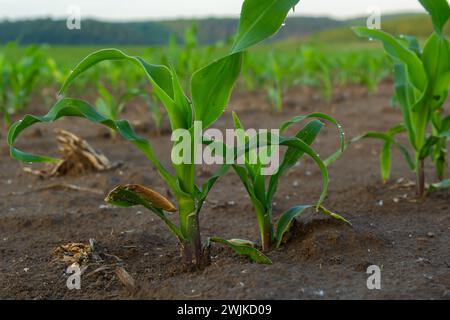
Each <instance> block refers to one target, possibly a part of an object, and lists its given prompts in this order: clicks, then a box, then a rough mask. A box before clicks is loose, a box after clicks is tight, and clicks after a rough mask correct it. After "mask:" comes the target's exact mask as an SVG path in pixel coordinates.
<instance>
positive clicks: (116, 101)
mask: <svg viewBox="0 0 450 320" xmlns="http://www.w3.org/2000/svg"><path fill="white" fill-rule="evenodd" d="M97 87H98V97H97V100H96V102H95V107H96V108H97V111H98V112H100V113H101V114H102V115H104V116H105V117H107V118H108V119H111V120H113V121H117V120H118V119H119V116H120V114H121V113H122V111H123V109H124V108H125V105H126V104H127V103H128V102H129V101H131V100H132V99H134V98H135V97H137V96H139V95H142V92H141V91H140V90H139V89H130V90H127V91H126V92H124V93H122V94H121V95H120V96H118V97H117V98H116V97H115V96H114V95H113V94H112V93H111V92H110V91H109V90H108V89H106V87H105V86H104V85H102V84H98V86H97ZM111 136H112V137H113V138H115V137H116V131H115V130H111Z"/></svg>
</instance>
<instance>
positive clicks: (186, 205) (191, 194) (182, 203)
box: [8, 0, 299, 267]
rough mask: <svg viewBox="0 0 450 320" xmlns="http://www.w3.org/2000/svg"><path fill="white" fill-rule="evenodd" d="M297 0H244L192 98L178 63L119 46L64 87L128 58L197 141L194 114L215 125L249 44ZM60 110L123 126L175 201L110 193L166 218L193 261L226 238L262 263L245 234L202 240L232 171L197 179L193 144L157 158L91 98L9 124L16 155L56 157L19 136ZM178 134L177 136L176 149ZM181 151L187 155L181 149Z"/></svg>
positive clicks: (150, 194)
mask: <svg viewBox="0 0 450 320" xmlns="http://www.w3.org/2000/svg"><path fill="white" fill-rule="evenodd" d="M298 2H299V0H279V1H272V0H245V1H244V3H243V6H242V12H241V19H240V24H239V27H238V30H237V35H236V38H235V42H234V44H233V46H232V48H231V50H230V52H229V53H228V54H227V55H226V56H224V57H223V58H220V59H218V60H216V61H213V62H211V63H210V64H208V65H207V66H206V67H204V68H201V69H199V70H197V71H196V72H195V73H194V74H193V75H192V77H191V82H190V99H189V98H188V96H187V95H186V94H185V93H184V92H183V90H182V86H181V84H180V81H179V78H178V76H177V73H176V72H175V70H174V68H168V67H166V66H162V65H155V64H149V63H147V62H146V61H144V60H143V59H142V58H140V57H136V56H130V55H127V54H125V53H123V52H122V51H119V50H116V49H105V50H100V51H98V52H95V53H93V54H91V55H89V56H88V57H87V58H85V59H84V60H83V61H82V62H81V63H80V64H78V65H77V66H76V67H75V68H74V69H73V71H72V73H71V74H70V76H69V77H68V79H67V80H66V81H65V83H64V84H63V86H62V88H61V94H62V93H64V92H65V91H66V89H67V88H68V87H69V86H70V85H71V84H72V83H73V82H74V81H75V80H76V79H77V78H78V77H79V76H80V75H81V74H82V73H83V72H85V71H86V70H88V69H90V68H91V67H93V66H94V65H97V64H98V63H100V62H102V61H106V60H113V61H125V62H130V63H131V64H134V65H135V66H137V67H138V68H140V69H141V70H142V71H143V72H144V74H145V76H146V77H147V78H148V80H149V81H150V83H151V84H152V87H153V90H154V93H155V95H156V96H157V97H158V99H159V100H160V101H161V102H162V103H163V105H164V106H165V109H166V112H167V115H168V118H169V121H170V124H171V129H172V131H175V130H177V129H183V130H187V131H188V132H190V133H191V134H190V135H189V139H190V143H191V145H192V146H194V147H195V139H196V138H195V135H194V134H193V131H194V121H201V122H202V126H203V128H204V129H206V128H208V127H210V126H211V125H213V124H214V123H215V122H216V120H217V119H218V118H219V117H220V116H221V115H222V113H223V112H224V110H225V108H226V107H227V105H228V102H229V99H230V96H231V93H232V90H233V87H234V84H235V82H236V80H237V78H238V76H239V74H240V71H241V65H242V56H243V52H244V51H245V50H246V49H248V48H250V47H251V46H253V45H255V44H257V43H259V42H261V41H263V40H265V39H266V38H268V37H270V36H272V35H273V34H275V33H276V32H277V31H278V29H279V28H280V27H281V25H282V23H283V21H284V20H285V18H286V16H287V14H288V12H289V11H290V10H291V9H292V8H293V7H294V5H296V4H297V3H298ZM62 117H80V118H84V119H87V120H89V121H91V122H93V123H98V124H102V125H104V126H107V127H109V128H110V129H112V130H115V131H117V132H118V133H119V134H120V135H121V136H122V137H123V138H124V139H125V140H128V141H129V142H131V143H133V144H134V145H135V146H136V147H137V148H138V149H139V150H140V151H141V152H143V153H144V155H145V156H146V157H147V158H148V159H149V161H150V162H151V163H152V164H153V166H154V167H155V168H156V170H157V171H158V173H159V174H160V176H161V177H162V179H163V180H164V181H165V182H166V184H167V186H168V188H169V189H170V191H171V193H172V194H173V195H174V197H175V200H176V205H174V204H172V203H171V202H170V201H169V200H167V199H165V198H164V197H162V196H161V195H159V194H157V193H156V192H154V191H152V190H151V189H148V188H145V187H143V186H137V185H133V184H129V185H124V186H118V187H117V188H115V189H114V190H113V191H112V192H110V193H109V195H108V196H107V198H106V200H107V201H108V202H110V203H112V204H117V205H121V206H125V207H131V206H134V205H143V206H145V207H146V208H147V209H149V210H150V211H151V212H153V213H154V214H156V215H157V216H158V217H160V218H161V219H162V221H164V223H165V224H166V225H167V227H168V228H169V230H170V231H171V232H172V233H173V234H174V235H175V236H176V238H177V239H178V241H179V243H180V246H181V249H182V250H181V251H182V256H183V258H184V262H185V264H186V265H188V266H191V267H192V266H195V267H200V266H202V265H204V264H205V263H207V261H208V258H209V255H208V254H207V252H208V250H207V249H208V245H209V243H210V242H219V243H222V244H226V245H228V246H229V247H231V248H232V249H234V250H235V251H236V252H237V253H239V254H243V255H246V256H248V257H250V258H251V259H252V260H254V261H256V262H260V263H270V260H269V259H268V258H267V257H266V256H264V255H263V254H262V253H260V252H259V251H258V250H257V249H255V248H253V247H252V246H251V245H250V243H249V242H247V241H242V240H224V239H220V238H217V237H212V238H210V239H209V240H207V241H205V243H203V242H202V239H201V233H200V223H199V216H200V211H201V209H202V206H203V204H204V201H205V200H206V198H207V196H208V193H209V191H210V190H211V188H212V187H213V185H214V183H215V182H216V180H217V179H218V178H219V177H220V176H221V175H223V174H225V173H226V171H227V168H228V167H227V166H224V167H222V168H221V169H220V170H219V171H218V172H217V173H216V174H214V175H213V177H212V178H210V179H209V180H208V181H207V182H206V183H204V184H203V185H201V186H199V185H197V184H196V166H195V161H194V160H195V159H194V158H195V152H191V153H192V154H191V155H187V157H188V159H189V160H190V161H187V163H186V162H183V163H181V164H175V163H172V167H173V171H170V170H169V168H167V167H166V166H165V165H164V164H163V163H161V162H160V160H159V159H158V158H157V156H156V154H155V152H154V149H153V147H152V145H151V143H150V142H149V141H148V140H146V139H144V138H142V137H140V136H138V135H136V133H135V131H134V130H133V128H132V127H131V125H130V124H129V123H128V122H127V121H125V120H113V119H111V118H108V117H107V116H105V115H103V114H101V113H99V112H97V110H96V109H95V107H93V106H91V105H90V104H89V103H87V102H85V101H83V100H79V99H71V98H63V99H61V100H60V101H58V102H57V103H56V104H55V105H54V106H53V107H52V108H51V110H50V111H49V112H48V113H47V115H45V116H41V117H39V116H32V115H27V116H25V117H24V118H23V119H22V120H21V121H18V122H16V123H15V124H14V125H13V126H12V127H11V128H10V130H9V134H8V144H9V146H10V154H11V156H12V157H14V158H16V159H18V160H22V161H26V162H55V161H58V160H57V159H54V158H52V157H47V156H39V155H33V154H29V153H26V152H23V151H20V150H18V149H17V148H16V147H15V146H14V144H15V142H16V139H17V137H18V136H19V135H20V134H21V133H22V132H23V130H25V129H26V128H28V127H30V126H32V125H33V124H35V123H49V122H54V121H56V120H58V119H60V118H62ZM179 143H180V141H175V142H174V144H173V149H172V153H174V152H176V150H177V146H178V144H179ZM183 156H186V155H184V154H183ZM175 211H176V212H178V223H177V224H176V223H174V222H172V220H170V219H169V217H168V215H167V213H170V212H175Z"/></svg>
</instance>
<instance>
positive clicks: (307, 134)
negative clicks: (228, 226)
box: [267, 120, 323, 203]
mask: <svg viewBox="0 0 450 320" xmlns="http://www.w3.org/2000/svg"><path fill="white" fill-rule="evenodd" d="M322 128H323V123H322V122H320V121H319V120H313V121H311V122H309V123H308V124H307V125H306V126H305V127H304V128H303V129H301V130H300V131H299V132H298V133H297V134H296V135H295V137H297V138H298V139H300V140H302V141H304V142H305V143H306V144H308V145H311V144H312V143H313V142H314V140H315V139H316V137H317V135H318V134H319V132H320V130H321V129H322ZM303 155H304V151H303V150H300V149H297V148H288V149H287V151H286V152H285V154H284V157H283V160H282V162H281V165H280V167H279V168H278V171H277V172H276V173H275V174H273V175H272V176H271V177H270V181H269V189H268V194H267V202H268V203H271V202H272V199H273V196H274V195H275V193H276V191H277V189H278V182H279V179H280V177H281V176H282V175H283V174H284V173H285V172H286V170H288V169H289V168H292V167H293V166H294V165H295V164H296V163H297V162H298V160H299V159H300V158H301V157H302V156H303Z"/></svg>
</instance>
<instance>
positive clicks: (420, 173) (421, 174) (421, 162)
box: [417, 159, 425, 198]
mask: <svg viewBox="0 0 450 320" xmlns="http://www.w3.org/2000/svg"><path fill="white" fill-rule="evenodd" d="M417 195H418V196H419V197H421V198H422V197H423V196H424V195H425V159H418V160H417Z"/></svg>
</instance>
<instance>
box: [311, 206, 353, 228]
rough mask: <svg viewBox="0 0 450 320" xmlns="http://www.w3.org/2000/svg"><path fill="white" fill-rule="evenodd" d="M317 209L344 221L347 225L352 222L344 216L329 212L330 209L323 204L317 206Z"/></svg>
mask: <svg viewBox="0 0 450 320" xmlns="http://www.w3.org/2000/svg"><path fill="white" fill-rule="evenodd" d="M318 211H319V212H320V213H322V214H324V215H326V216H329V217H331V218H333V219H336V220H339V221H342V222H345V223H346V224H348V225H350V226H351V225H352V223H351V222H350V221H348V220H347V219H345V218H344V217H342V216H341V215H339V214H337V213H334V212H331V211H330V210H328V209H327V208H325V207H323V206H319V208H318Z"/></svg>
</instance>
